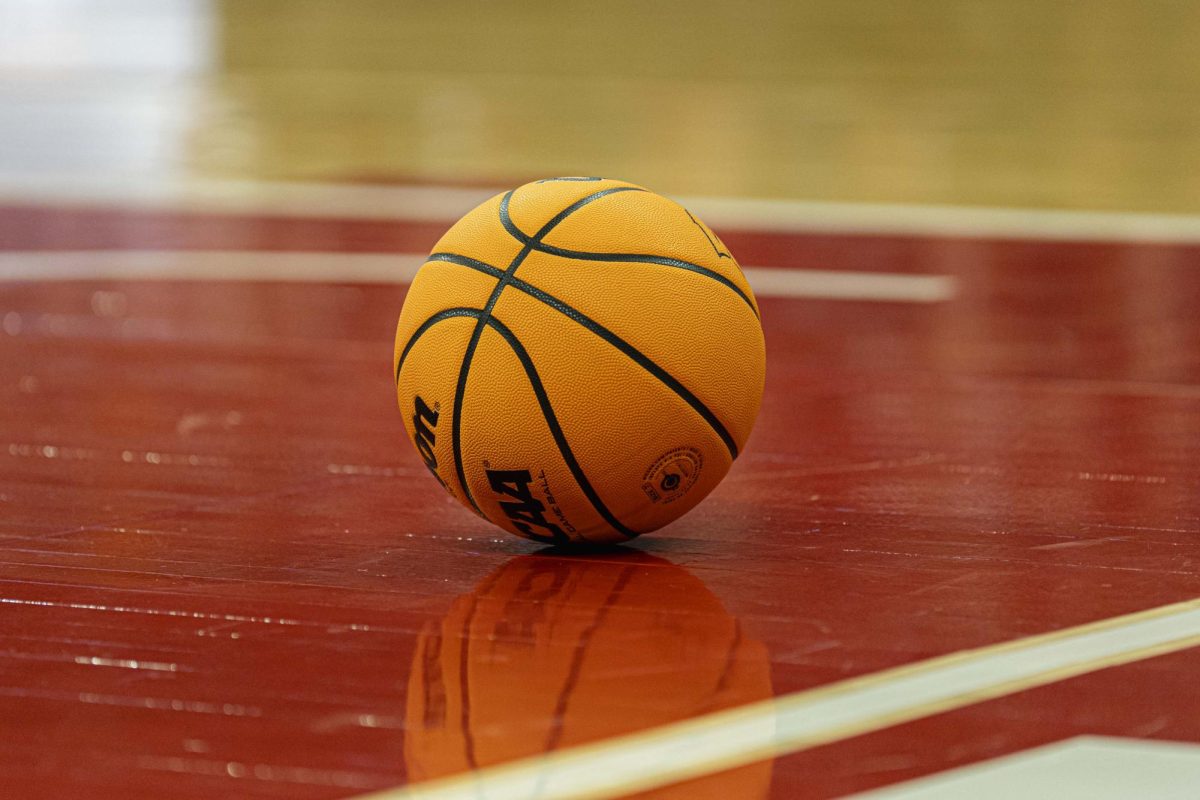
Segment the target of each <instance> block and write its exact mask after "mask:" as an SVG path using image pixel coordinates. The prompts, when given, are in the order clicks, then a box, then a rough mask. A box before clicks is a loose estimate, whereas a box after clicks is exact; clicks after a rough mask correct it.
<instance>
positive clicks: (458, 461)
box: [450, 186, 636, 516]
mask: <svg viewBox="0 0 1200 800" xmlns="http://www.w3.org/2000/svg"><path fill="white" fill-rule="evenodd" d="M635 188H636V187H632V186H618V187H614V188H609V189H602V190H600V191H598V192H592V193H591V194H589V195H587V196H585V197H582V198H580V199H578V200H576V201H575V202H574V203H571V204H570V205H569V206H567V207H566V208H564V209H563V210H562V211H559V212H558V213H557V214H555V215H554V216H553V217H551V218H550V219H549V220H548V221H547V222H546V224H545V225H543V226H542V227H541V229H540V230H538V232H537V233H536V234H535V235H534V237H533V239H532V240H530V241H529V242H526V243H525V245H524V246H523V247H522V248H521V252H519V253H517V255H516V257H514V258H513V260H512V263H511V264H509V265H508V269H506V270H505V271H504V274H503V275H502V276H501V277H500V279H499V280H498V281H496V285H495V287H493V289H492V294H491V296H489V297H488V300H487V304H486V305H485V306H484V307H483V314H482V315H481V316H479V317H478V318H477V320H476V322H475V330H474V331H472V332H471V339H470V340H469V341H468V342H467V349H466V351H465V352H464V353H463V359H462V366H461V367H459V370H458V384H457V386H456V388H455V392H454V414H453V416H452V417H451V418H450V449H451V452H452V453H453V454H454V471H455V473H456V474H457V475H458V485H459V486H461V487H462V490H463V494H464V495H466V498H467V500H468V501H469V502H470V503H471V507H472V508H474V509H475V510H476V511H477V512H478V513H479V514H480V516H483V509H481V508H480V507H479V503H477V502H475V496H474V495H473V494H472V493H471V487H470V486H468V485H467V474H466V471H465V470H464V468H463V461H462V406H463V398H464V396H465V395H466V389H467V376H468V375H469V374H470V372H471V361H472V359H474V358H475V349H476V348H477V347H478V346H479V337H480V335H481V334H482V333H483V327H484V325H486V324H487V322H488V320H489V319H491V316H492V309H494V308H495V307H496V303H497V301H499V299H500V295H501V294H502V293H503V292H504V287H506V286H507V285H508V283H509V281H510V280H512V277H513V274H514V273H516V271H517V268H518V267H520V266H521V262H522V261H524V260H525V257H526V256H528V255H529V253H530V252H531V251H532V250H533V244H535V243H537V242H540V241H541V240H542V237H543V236H545V235H546V234H548V233H550V231H552V230H553V229H554V226H556V225H558V224H559V223H560V222H562V221H563V220H565V219H566V218H567V217H569V216H571V215H572V214H574V213H575V212H576V211H578V210H579V209H581V208H583V207H584V206H586V205H587V204H588V203H591V202H592V201H594V200H599V199H600V198H601V197H604V196H606V195H610V194H613V193H614V192H622V191H631V190H633V189H635ZM513 191H515V190H512V189H510V190H509V191H507V192H505V193H504V196H503V197H502V198H500V220H501V224H503V221H504V220H505V219H507V218H508V204H509V201H511V200H512V196H513ZM510 222H511V220H510Z"/></svg>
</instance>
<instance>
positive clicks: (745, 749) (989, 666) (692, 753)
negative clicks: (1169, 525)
mask: <svg viewBox="0 0 1200 800" xmlns="http://www.w3.org/2000/svg"><path fill="white" fill-rule="evenodd" d="M1196 646H1200V599H1196V600H1191V601H1187V602H1183V603H1176V604H1172V605H1167V606H1162V607H1159V608H1153V609H1149V610H1147V611H1141V612H1137V613H1133V614H1127V615H1124V616H1120V617H1114V618H1111V619H1105V620H1101V621H1098V622H1093V623H1089V624H1086V625H1079V626H1076V627H1072V628H1067V629H1064V630H1061V631H1054V632H1051V633H1046V634H1040V635H1037V636H1030V637H1027V638H1023V639H1017V640H1014V641H1010V642H1003V643H1000V644H996V645H989V646H986V647H980V648H977V649H973V650H965V651H961V652H958V653H952V654H949V655H945V656H940V657H937V658H933V659H929V660H927V661H922V662H918V663H915V664H909V665H905V666H902V667H897V668H894V669H889V670H884V671H882V672H878V673H874V674H872V675H866V676H863V677H859V678H852V679H850V680H846V681H840V682H838V683H834V684H830V685H828V686H823V687H819V688H816V689H811V690H807V691H801V692H797V693H794V694H791V695H786V696H783V697H779V698H775V699H773V700H768V701H764V702H760V703H754V704H750V705H746V706H742V707H739V708H734V709H729V710H726V711H721V712H717V713H715V714H708V715H705V716H703V717H696V718H693V719H690V720H685V721H683V722H678V723H674V724H671V725H664V726H662V727H658V728H654V729H651V730H647V731H642V732H640V733H635V734H630V735H626V736H620V737H615V738H613V739H609V740H605V741H602V742H597V743H594V744H590V745H585V746H581V747H576V748H572V749H569V750H562V751H558V752H554V753H550V754H545V755H541V756H535V757H532V758H526V759H522V760H520V761H516V762H512V763H509V764H503V765H500V766H496V767H491V768H487V769H483V770H480V771H478V772H474V773H468V774H465V775H458V776H453V777H450V778H444V779H438V780H435V781H430V782H427V783H423V784H419V785H415V786H411V787H404V788H399V789H392V790H386V791H383V792H377V793H373V794H370V795H364V796H363V797H361V798H359V800H468V798H469V800H516V798H535V797H536V798H563V799H564V800H566V799H569V800H588V799H589V798H609V797H619V796H621V795H625V794H629V793H632V792H637V791H645V790H647V789H652V788H655V787H658V786H663V785H667V784H671V783H677V782H679V781H683V780H688V779H693V778H697V777H702V776H704V775H710V774H713V773H716V772H720V771H722V770H726V769H731V768H734V767H738V766H743V765H745V764H749V763H752V762H755V761H761V760H763V759H767V758H772V757H776V756H781V755H786V754H788V753H795V752H798V751H801V750H805V749H808V748H812V747H815V746H818V745H823V744H829V743H831V742H836V741H840V740H843V739H847V738H850V737H853V736H859V735H862V734H865V733H870V732H872V731H877V730H881V729H883V728H887V727H890V726H893V725H898V724H901V723H904V722H910V721H912V720H916V719H920V718H923V717H928V716H931V715H933V714H938V713H942V712H945V711H950V710H953V709H957V708H963V707H965V706H969V705H974V704H976V703H980V702H983V701H985V700H991V699H995V698H998V697H1003V696H1006V695H1010V694H1014V693H1016V692H1020V691H1024V690H1026V689H1031V688H1035V687H1038V686H1045V685H1048V684H1051V683H1055V682H1058V681H1062V680H1065V679H1067V678H1071V677H1076V676H1079V675H1083V674H1086V673H1089V672H1095V671H1097V670H1101V669H1105V668H1108V667H1113V666H1119V665H1121V664H1129V663H1132V662H1135V661H1140V660H1143V659H1147V658H1151V657H1154V656H1158V655H1164V654H1166V653H1172V652H1176V651H1179V650H1184V649H1187V648H1190V647H1196Z"/></svg>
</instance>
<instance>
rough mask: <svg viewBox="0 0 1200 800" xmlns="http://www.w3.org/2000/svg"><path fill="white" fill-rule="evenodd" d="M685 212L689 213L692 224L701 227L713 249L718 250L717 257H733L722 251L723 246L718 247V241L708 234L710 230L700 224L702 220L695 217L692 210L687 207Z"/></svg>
mask: <svg viewBox="0 0 1200 800" xmlns="http://www.w3.org/2000/svg"><path fill="white" fill-rule="evenodd" d="M683 213H685V214H687V215H688V219H690V220H691V221H692V224H693V225H695V226H696V227H697V228H699V229H700V232H701V233H703V234H704V238H705V239H708V243H709V244H710V245H712V249H713V251H714V252H716V254H717V258H731V256H730V255H729V253H723V252H721V248H719V247H717V243H716V242H714V241H713V238H712V237H711V236H709V235H708V231H706V230H705V229H704V226H703V225H701V224H700V220H698V219H696V218H695V217H693V216H692V212H690V211H688V210H687V209H686V208H685V209H683Z"/></svg>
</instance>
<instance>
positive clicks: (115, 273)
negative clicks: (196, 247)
mask: <svg viewBox="0 0 1200 800" xmlns="http://www.w3.org/2000/svg"><path fill="white" fill-rule="evenodd" d="M424 262H425V256H424V255H416V254H408V253H403V254H389V253H279V252H256V251H243V250H234V251H228V250H222V251H190V250H78V251H45V252H43V251H30V252H11V251H10V252H0V281H71V280H113V281H116V280H183V281H195V280H210V281H218V280H221V281H228V280H232V281H307V282H320V283H335V282H345V283H408V282H409V281H411V280H412V279H413V276H414V275H416V273H417V270H418V269H419V268H420V266H421V265H422V264H423V263H424ZM743 272H745V274H746V280H748V281H749V282H750V286H751V288H753V289H754V293H755V294H756V295H757V296H759V297H808V298H815V299H829V300H874V301H890V302H908V303H936V302H940V301H943V300H949V299H950V298H951V297H952V296H953V294H954V280H953V278H951V277H950V276H947V275H905V274H893V273H878V272H833V271H827V270H805V269H783V268H778V267H747V268H746V269H745V270H743Z"/></svg>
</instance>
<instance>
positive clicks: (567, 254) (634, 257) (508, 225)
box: [500, 186, 758, 317]
mask: <svg viewBox="0 0 1200 800" xmlns="http://www.w3.org/2000/svg"><path fill="white" fill-rule="evenodd" d="M622 189H625V190H633V191H639V192H644V191H645V189H638V188H636V187H633V186H622V187H618V188H617V189H609V190H608V192H609V193H611V192H619V191H621V190H622ZM597 194H600V193H599V192H598V193H597ZM585 199H587V198H585ZM500 222H501V223H503V225H504V229H505V230H507V231H508V232H509V233H510V234H512V236H513V238H514V239H516V240H517V241H519V242H522V243H524V244H525V246H526V247H531V248H532V249H534V250H537V251H538V252H539V253H547V254H549V255H552V256H562V257H563V258H577V259H579V260H580V261H605V262H619V261H627V262H631V263H635V264H657V265H659V266H663V267H675V268H677V269H686V270H688V271H690V272H695V273H697V274H699V275H703V276H705V277H706V278H712V279H713V280H714V281H717V282H718V283H721V284H724V285H725V286H727V287H729V288H730V289H732V290H733V291H734V292H735V293H737V296H738V297H740V298H742V300H743V301H744V302H745V303H746V305H747V306H749V307H750V312H751V313H752V314H754V316H755V317H758V309H757V308H755V307H754V301H752V300H751V299H750V298H749V297H748V296H747V295H746V293H745V292H743V291H742V290H741V287H739V286H738V285H737V284H736V283H734V282H733V281H731V280H729V278H726V277H725V276H724V275H722V274H721V273H719V272H716V271H714V270H711V269H709V268H708V267H702V266H700V265H699V264H693V263H692V262H690V261H684V260H683V259H679V258H667V257H665V256H652V255H643V254H641V253H589V252H587V251H585V250H566V249H564V248H562V247H555V246H554V245H549V244H545V243H544V242H542V240H541V237H542V236H544V235H545V233H544V232H541V231H539V232H538V235H537V236H529V235H528V234H526V233H525V232H524V231H522V230H521V229H520V228H518V227H517V226H516V225H515V224H514V223H513V221H512V219H510V218H509V216H508V204H507V202H501V203H500Z"/></svg>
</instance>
